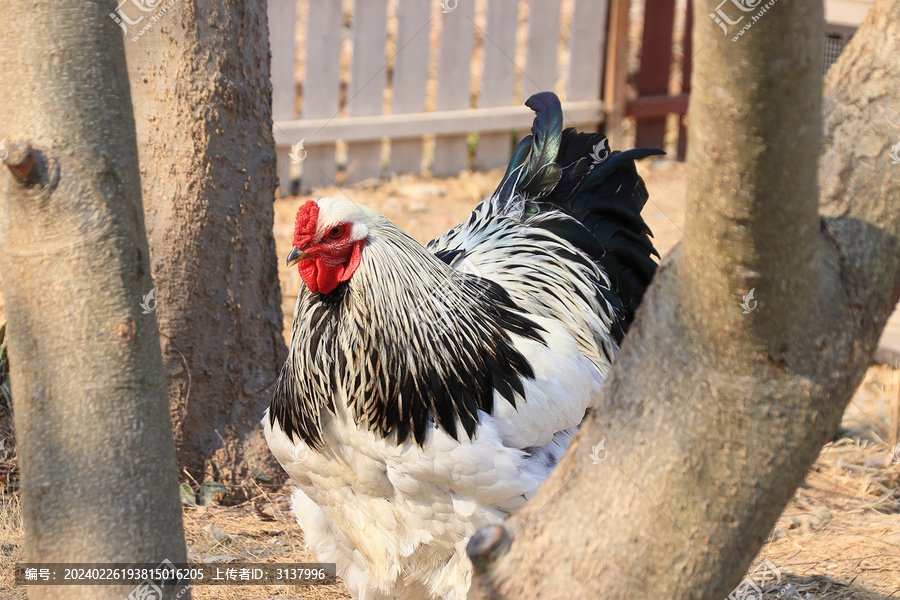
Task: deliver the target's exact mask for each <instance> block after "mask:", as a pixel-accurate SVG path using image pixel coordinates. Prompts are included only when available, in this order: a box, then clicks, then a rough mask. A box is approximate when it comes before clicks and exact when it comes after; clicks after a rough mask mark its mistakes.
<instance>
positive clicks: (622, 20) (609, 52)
mask: <svg viewBox="0 0 900 600" xmlns="http://www.w3.org/2000/svg"><path fill="white" fill-rule="evenodd" d="M630 5H631V2H630V1H629V0H611V2H610V5H609V37H608V39H607V42H606V67H605V68H604V73H603V75H604V76H603V103H604V106H605V111H606V119H605V121H604V127H603V129H604V130H605V131H606V135H607V136H608V137H609V136H612V137H618V135H619V133H620V132H621V130H622V123H623V122H624V119H625V82H626V80H627V78H628V10H629V8H630Z"/></svg>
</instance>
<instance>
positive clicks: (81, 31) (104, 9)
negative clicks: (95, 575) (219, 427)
mask: <svg viewBox="0 0 900 600" xmlns="http://www.w3.org/2000/svg"><path fill="white" fill-rule="evenodd" d="M114 8H115V2H114V1H113V0H106V1H103V2H88V3H85V2H82V1H80V0H36V1H34V2H3V3H2V6H0V12H2V14H3V19H2V24H0V64H2V65H3V68H2V76H0V98H2V101H0V123H2V127H3V131H2V132H0V137H5V138H7V140H8V143H9V148H10V155H9V157H8V159H7V161H6V167H4V168H2V169H0V171H2V172H0V188H2V192H0V274H2V278H3V291H4V293H5V295H6V308H7V315H8V318H9V324H8V334H9V354H10V358H11V361H10V362H11V367H12V373H11V376H12V385H13V396H14V398H15V425H16V434H17V438H18V444H19V447H18V452H19V458H20V467H21V474H22V478H21V484H22V492H23V500H24V522H25V547H26V556H27V560H28V561H29V562H50V563H52V562H102V563H109V562H114V561H129V562H145V563H157V564H158V563H159V562H160V561H162V560H163V559H166V558H168V559H169V560H171V561H173V562H184V561H185V560H186V553H185V546H184V541H183V532H182V521H181V507H180V505H179V502H178V489H177V486H178V480H177V474H176V473H177V472H176V463H175V453H174V445H173V440H172V427H171V421H170V419H169V413H168V408H167V402H166V388H165V379H164V374H163V365H162V357H161V354H160V349H159V342H158V339H159V335H158V329H157V324H156V318H155V316H154V315H153V314H144V312H143V310H142V309H141V307H140V302H141V297H142V294H144V293H146V290H148V289H150V287H151V286H152V282H151V279H150V265H149V260H148V256H149V254H148V249H147V240H146V237H145V233H144V221H143V214H142V212H141V195H140V194H141V190H140V180H139V176H138V162H137V148H136V142H135V134H134V120H133V118H132V114H131V98H130V96H129V90H128V73H127V69H126V65H125V55H124V49H123V45H122V39H121V35H120V32H119V30H118V27H116V25H115V23H113V22H112V21H111V20H110V19H109V16H108V15H109V13H110V12H111V11H112V10H113V9H114ZM13 142H15V143H13ZM133 587H134V586H98V587H93V588H92V587H72V586H33V587H31V589H29V598H41V599H53V598H76V599H78V598H85V599H88V598H90V599H92V600H95V599H98V598H99V599H104V598H110V599H113V598H114V599H116V600H119V599H121V598H123V597H125V596H126V595H127V594H128V593H129V592H130V590H131V588H133ZM184 597H185V596H182V598H184Z"/></svg>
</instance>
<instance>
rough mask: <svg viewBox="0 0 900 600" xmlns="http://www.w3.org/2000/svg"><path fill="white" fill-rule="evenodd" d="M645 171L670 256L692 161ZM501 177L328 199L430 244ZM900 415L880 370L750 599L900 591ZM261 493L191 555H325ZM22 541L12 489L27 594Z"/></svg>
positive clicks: (872, 596) (313, 591)
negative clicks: (311, 549) (365, 208)
mask: <svg viewBox="0 0 900 600" xmlns="http://www.w3.org/2000/svg"><path fill="white" fill-rule="evenodd" d="M639 168H640V171H641V173H642V175H643V176H644V177H645V179H646V181H647V186H648V189H649V190H650V197H651V200H650V202H649V203H648V205H647V207H646V208H645V210H644V216H645V218H646V220H647V222H648V224H649V225H650V227H651V229H653V231H654V234H655V243H656V245H657V247H658V248H659V249H660V251H661V253H662V254H663V255H665V254H666V253H667V252H668V251H669V250H670V249H671V248H672V247H673V246H674V245H675V244H676V243H678V242H679V241H680V240H681V239H682V224H683V222H684V211H683V199H684V192H685V165H684V164H682V163H677V162H674V161H670V160H666V159H664V160H658V161H654V162H649V161H646V162H645V163H643V164H641V165H640V167H639ZM500 175H501V173H500V172H499V171H492V172H487V173H468V172H466V173H462V174H460V175H459V176H458V177H453V178H445V179H437V178H425V177H417V176H408V177H399V178H394V179H392V180H389V181H386V182H373V183H371V184H369V185H366V184H360V185H356V186H353V187H348V188H341V189H339V188H329V189H323V190H319V191H318V192H317V194H316V195H317V196H329V195H330V196H346V197H349V198H350V199H352V200H354V201H357V202H361V203H365V204H367V205H369V206H372V207H373V208H376V209H378V210H379V211H381V212H383V213H384V214H385V215H386V216H387V217H388V218H390V219H392V220H394V221H395V222H397V223H398V224H400V225H401V226H402V227H403V228H404V229H406V230H407V231H409V232H410V233H411V234H412V235H413V236H415V237H416V238H417V239H419V240H421V241H426V240H428V239H431V238H432V237H434V236H436V235H438V234H440V233H442V232H443V231H445V230H446V229H448V228H449V227H451V226H452V225H454V224H456V223H458V222H459V221H461V220H462V219H464V218H465V217H466V216H467V215H468V213H469V212H470V211H471V209H472V208H473V207H474V206H475V204H476V203H477V202H478V201H480V200H481V199H482V198H483V197H484V196H485V195H487V194H488V193H490V192H491V191H492V190H493V188H494V187H495V185H496V183H497V182H498V181H499V178H500ZM308 198H309V196H306V197H295V198H286V199H282V200H278V201H276V203H275V229H274V232H275V239H276V247H277V251H278V256H279V257H283V256H285V255H286V254H287V252H288V250H289V248H290V240H291V236H292V232H293V219H294V215H295V214H296V211H297V207H298V206H299V205H300V204H301V203H302V202H304V201H305V200H307V199H308ZM280 274H281V283H282V290H283V293H284V303H283V308H284V315H285V320H284V323H285V334H286V335H287V333H288V332H289V327H290V320H291V313H292V312H293V305H294V302H295V300H296V295H297V292H298V290H299V289H300V285H301V282H300V279H299V276H298V274H297V271H296V269H284V268H282V269H281V270H280ZM898 412H900V370H898V369H896V368H895V369H892V368H889V367H886V366H879V365H875V366H873V367H872V368H871V369H870V370H869V372H868V374H867V376H866V379H865V382H864V383H863V385H862V386H861V387H860V389H859V391H858V392H857V393H856V395H855V397H854V399H853V401H852V402H851V404H850V406H849V407H848V409H847V411H846V413H845V415H844V421H843V424H842V434H843V436H842V437H841V438H840V439H839V440H838V441H837V442H835V443H832V444H829V445H828V446H826V447H825V448H824V449H823V451H822V453H821V455H820V457H819V459H818V461H817V462H816V464H815V466H814V467H813V469H812V470H811V471H810V473H809V475H808V477H807V479H806V481H805V483H804V484H803V486H801V488H800V489H798V490H797V493H796V495H795V497H794V499H793V500H792V501H791V503H790V504H789V505H788V507H787V508H786V509H785V511H784V513H783V515H782V516H781V518H780V519H779V521H778V524H777V526H776V527H775V529H774V530H773V532H772V534H771V536H770V539H769V541H768V542H767V544H766V545H765V546H764V547H763V549H762V551H761V552H760V553H759V555H758V556H757V557H756V559H755V560H754V567H753V568H752V569H751V572H753V571H754V569H757V571H756V573H757V575H755V576H749V577H748V579H746V580H745V581H747V587H746V588H745V590H753V591H754V592H757V593H756V594H755V595H753V594H750V595H744V596H740V597H741V598H754V600H756V599H757V598H760V599H761V598H766V599H775V598H778V599H789V598H795V599H803V600H806V599H819V600H825V599H829V600H834V599H844V598H857V599H862V600H884V599H887V598H900V457H892V455H891V453H892V451H893V448H894V447H895V446H896V445H897V444H898V441H900V440H898V439H897V436H898V433H897V428H898V426H900V425H898V419H900V417H898ZM895 458H896V460H895ZM0 462H2V461H0ZM0 474H2V473H0ZM0 483H2V481H0ZM2 490H3V487H2V486H0V491H2ZM258 492H259V493H258V495H257V497H256V498H255V499H254V501H253V502H248V503H246V504H243V505H239V506H232V507H223V506H214V507H209V508H204V507H185V511H184V517H185V529H186V540H187V544H188V549H189V552H190V557H191V560H195V561H201V560H203V561H242V562H304V561H308V562H313V561H314V560H315V559H314V557H312V556H311V555H310V554H309V553H308V552H307V551H306V550H305V549H304V546H303V538H302V535H301V533H300V529H299V527H298V526H297V524H296V522H295V521H294V520H293V519H292V517H291V514H290V507H289V504H288V495H289V493H290V491H289V489H287V488H283V489H271V488H265V489H264V488H262V487H260V488H259V490H258ZM22 544H23V533H22V529H21V512H20V506H19V498H18V495H17V494H15V493H10V492H9V491H8V490H7V491H6V492H3V493H2V495H0V551H2V552H0V598H25V591H24V589H22V588H15V587H13V586H12V585H11V583H12V582H11V578H10V575H11V570H12V565H13V564H14V563H15V562H18V561H21V560H22V559H23V548H22ZM764 561H769V563H765V562H764ZM761 565H762V566H765V565H772V566H774V568H775V569H777V573H778V577H776V578H775V579H769V580H767V581H765V582H763V581H762V579H763V575H761V574H760V573H761V571H759V570H758V569H759V568H762V567H761ZM763 583H766V584H767V585H763ZM754 586H758V587H754ZM192 594H193V597H194V598H195V599H200V600H212V599H213V598H216V599H225V600H232V599H234V600H237V599H242V600H243V599H246V600H264V599H266V600H268V599H274V598H280V599H284V600H336V599H345V598H349V596H348V595H347V594H346V592H345V591H344V589H343V587H342V585H332V586H316V587H291V588H288V587H277V586H245V587H237V586H235V587H224V586H198V587H196V588H195V589H194V590H192Z"/></svg>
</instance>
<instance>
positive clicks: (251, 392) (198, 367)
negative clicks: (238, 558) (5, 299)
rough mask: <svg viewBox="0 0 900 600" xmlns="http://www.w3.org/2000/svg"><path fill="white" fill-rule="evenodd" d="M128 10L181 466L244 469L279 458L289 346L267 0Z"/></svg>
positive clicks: (124, 11) (197, 471)
mask: <svg viewBox="0 0 900 600" xmlns="http://www.w3.org/2000/svg"><path fill="white" fill-rule="evenodd" d="M139 4H141V5H142V6H143V9H142V8H141V6H138V5H139ZM120 16H121V17H123V18H122V22H123V28H125V29H127V30H128V31H127V33H126V35H125V47H126V53H127V56H128V68H129V73H130V77H131V93H132V97H133V99H134V115H135V121H136V126H137V136H138V148H139V151H140V165H141V180H142V184H143V196H144V211H145V218H146V220H147V236H148V240H149V242H150V258H151V266H152V273H153V279H154V282H155V283H156V289H155V297H156V301H157V306H158V308H157V309H156V312H157V318H158V319H159V323H160V331H161V333H162V334H163V335H162V339H161V340H160V341H161V344H162V349H163V359H164V362H165V366H166V373H167V378H168V383H169V400H170V404H171V409H172V417H173V421H174V423H175V436H176V437H175V439H176V447H177V453H178V461H179V464H180V465H181V466H183V467H186V468H187V469H188V470H189V471H190V472H191V473H192V474H193V476H194V477H197V478H198V479H199V477H200V476H201V475H202V473H203V470H204V467H205V466H206V461H207V459H210V458H212V459H213V460H215V462H216V463H217V464H218V465H219V467H220V468H222V470H224V471H228V472H231V473H233V474H238V475H240V474H242V473H245V472H246V467H252V466H255V465H257V464H260V463H262V462H264V461H268V460H270V454H269V452H268V449H267V448H266V445H265V443H264V441H263V439H262V434H261V428H260V427H259V420H260V419H261V418H262V413H263V411H264V410H265V408H266V406H267V403H268V400H269V394H270V392H271V385H272V383H273V382H274V379H275V377H276V376H277V369H278V365H280V364H281V363H283V362H284V359H285V356H286V352H287V349H286V346H285V345H284V340H283V337H282V326H283V322H282V316H281V292H280V289H279V287H278V272H277V268H278V261H277V258H276V256H275V241H274V238H273V236H272V227H273V221H274V209H273V204H272V203H273V200H274V197H275V186H276V178H275V176H276V173H275V147H274V140H273V138H272V116H271V111H272V108H271V105H272V87H271V83H270V81H269V41H268V25H267V20H266V3H265V1H264V0H250V1H247V0H208V1H204V2H183V1H178V0H174V1H173V0H167V1H163V0H144V2H143V3H137V2H135V3H126V4H124V5H123V6H122V7H121V9H120ZM124 17H127V19H126V18H124ZM141 32H143V33H141ZM201 324H202V326H200V325H201Z"/></svg>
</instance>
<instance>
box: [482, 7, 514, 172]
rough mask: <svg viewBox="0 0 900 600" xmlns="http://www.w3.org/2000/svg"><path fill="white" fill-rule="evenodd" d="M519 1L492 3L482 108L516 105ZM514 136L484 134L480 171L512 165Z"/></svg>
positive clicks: (485, 55) (489, 13)
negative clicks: (516, 24)
mask: <svg viewBox="0 0 900 600" xmlns="http://www.w3.org/2000/svg"><path fill="white" fill-rule="evenodd" d="M518 12H519V2H518V0H490V1H489V2H488V5H487V26H486V27H485V32H484V71H483V73H482V78H481V97H480V99H479V102H478V106H479V107H483V108H491V107H494V106H510V105H512V104H514V102H515V96H514V93H515V88H516V66H515V64H513V63H511V62H510V59H511V58H512V57H514V56H515V55H516V27H515V23H516V19H517V16H518ZM511 154H512V136H511V135H510V134H509V132H503V133H482V134H480V135H479V136H478V148H477V149H476V151H475V168H476V169H495V168H497V167H503V166H505V165H506V163H507V162H509V157H510V155H511Z"/></svg>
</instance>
